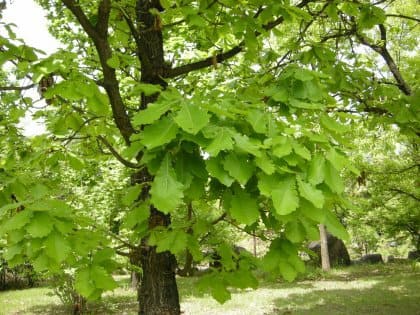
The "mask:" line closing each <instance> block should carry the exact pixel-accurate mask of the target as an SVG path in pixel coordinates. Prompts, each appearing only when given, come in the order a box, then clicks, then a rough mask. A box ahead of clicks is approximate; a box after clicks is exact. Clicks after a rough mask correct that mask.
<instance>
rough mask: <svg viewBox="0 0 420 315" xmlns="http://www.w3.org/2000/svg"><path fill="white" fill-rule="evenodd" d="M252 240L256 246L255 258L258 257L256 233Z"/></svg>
mask: <svg viewBox="0 0 420 315" xmlns="http://www.w3.org/2000/svg"><path fill="white" fill-rule="evenodd" d="M252 240H253V245H254V257H257V236H256V235H255V231H254V235H253V236H252Z"/></svg>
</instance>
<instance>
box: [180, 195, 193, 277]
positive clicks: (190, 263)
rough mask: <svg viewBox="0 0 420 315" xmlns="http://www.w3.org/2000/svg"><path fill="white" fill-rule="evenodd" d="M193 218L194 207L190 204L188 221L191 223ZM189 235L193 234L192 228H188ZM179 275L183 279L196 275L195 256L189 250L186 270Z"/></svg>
mask: <svg viewBox="0 0 420 315" xmlns="http://www.w3.org/2000/svg"><path fill="white" fill-rule="evenodd" d="M192 218H193V207H192V204H191V202H190V203H188V208H187V221H188V222H189V223H191V221H192ZM187 233H188V234H192V233H193V230H192V228H191V227H190V228H188V230H187ZM178 274H179V275H180V276H183V277H190V276H192V275H193V274H194V259H193V256H192V255H191V252H190V251H189V250H188V249H187V250H185V263H184V268H182V270H179V271H178Z"/></svg>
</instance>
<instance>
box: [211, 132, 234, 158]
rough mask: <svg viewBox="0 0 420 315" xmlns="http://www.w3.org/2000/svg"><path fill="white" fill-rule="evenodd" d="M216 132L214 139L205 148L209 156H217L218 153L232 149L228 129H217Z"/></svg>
mask: <svg viewBox="0 0 420 315" xmlns="http://www.w3.org/2000/svg"><path fill="white" fill-rule="evenodd" d="M218 131H219V132H218V133H217V135H216V137H215V138H214V139H213V141H212V142H211V143H210V144H209V145H208V146H207V147H206V152H207V153H208V154H210V156H217V155H218V154H219V152H220V151H224V150H232V149H233V140H232V136H231V133H230V132H229V129H227V128H218Z"/></svg>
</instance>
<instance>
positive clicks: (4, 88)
mask: <svg viewBox="0 0 420 315" xmlns="http://www.w3.org/2000/svg"><path fill="white" fill-rule="evenodd" d="M35 86H36V84H29V85H25V86H0V91H24V90H29V89H32V88H33V87H35Z"/></svg>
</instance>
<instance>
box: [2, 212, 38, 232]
mask: <svg viewBox="0 0 420 315" xmlns="http://www.w3.org/2000/svg"><path fill="white" fill-rule="evenodd" d="M32 215H33V213H32V211H29V210H27V209H25V210H23V211H21V212H19V213H17V214H15V215H14V216H13V217H11V218H10V219H9V220H7V221H6V222H5V223H3V224H2V225H1V227H0V230H1V231H3V232H8V231H12V230H18V229H21V228H22V227H24V226H25V225H26V224H28V223H29V221H30V220H31V218H32Z"/></svg>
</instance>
